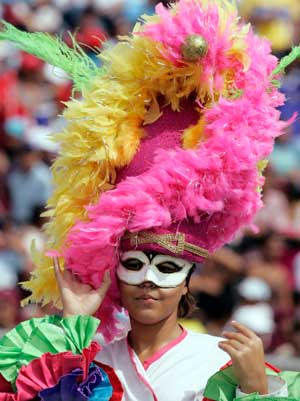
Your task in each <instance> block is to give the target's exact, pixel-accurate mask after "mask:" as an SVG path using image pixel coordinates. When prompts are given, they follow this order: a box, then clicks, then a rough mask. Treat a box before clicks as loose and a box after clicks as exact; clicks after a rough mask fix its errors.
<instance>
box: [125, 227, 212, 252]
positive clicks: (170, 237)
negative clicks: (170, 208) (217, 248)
mask: <svg viewBox="0 0 300 401" xmlns="http://www.w3.org/2000/svg"><path fill="white" fill-rule="evenodd" d="M123 238H124V239H129V240H130V245H132V246H138V245H141V244H153V243H155V244H157V245H159V246H161V247H162V248H165V249H167V250H168V251H170V252H172V253H174V254H175V255H180V254H182V253H183V252H184V251H187V252H190V253H193V254H194V255H197V256H201V257H203V258H208V257H209V252H208V251H207V250H206V249H204V248H200V247H199V246H197V245H193V244H190V243H188V242H186V241H185V234H183V233H176V234H155V233H151V232H148V231H141V232H138V233H127V234H126V235H125V236H124V237H123Z"/></svg>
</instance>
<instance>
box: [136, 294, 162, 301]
mask: <svg viewBox="0 0 300 401" xmlns="http://www.w3.org/2000/svg"><path fill="white" fill-rule="evenodd" d="M136 299H137V300H142V301H148V300H151V299H152V300H153V301H157V298H155V297H153V296H152V295H149V294H143V295H140V296H138V297H136Z"/></svg>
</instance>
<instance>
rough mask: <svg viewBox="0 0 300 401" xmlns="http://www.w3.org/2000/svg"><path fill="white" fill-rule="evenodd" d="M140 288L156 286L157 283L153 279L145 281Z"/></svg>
mask: <svg viewBox="0 0 300 401" xmlns="http://www.w3.org/2000/svg"><path fill="white" fill-rule="evenodd" d="M139 287H140V288H154V287H156V285H155V284H154V283H153V282H152V281H144V282H143V283H141V284H140V285H139Z"/></svg>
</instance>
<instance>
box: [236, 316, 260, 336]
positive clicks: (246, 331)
mask: <svg viewBox="0 0 300 401" xmlns="http://www.w3.org/2000/svg"><path fill="white" fill-rule="evenodd" d="M231 325H232V326H233V327H234V328H235V329H236V330H237V331H238V332H240V333H242V334H243V335H244V336H246V337H248V338H253V337H256V334H255V333H254V332H253V331H252V330H250V329H248V327H246V326H244V325H243V324H242V323H238V322H236V321H235V320H233V321H232V322H231Z"/></svg>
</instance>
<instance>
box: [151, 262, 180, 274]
mask: <svg viewBox="0 0 300 401" xmlns="http://www.w3.org/2000/svg"><path fill="white" fill-rule="evenodd" d="M156 267H157V268H158V270H159V271H160V272H161V273H168V274H170V273H177V272H180V270H182V266H178V265H177V264H176V263H173V262H167V261H166V262H162V263H159V264H157V265H156Z"/></svg>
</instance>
